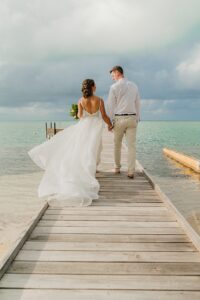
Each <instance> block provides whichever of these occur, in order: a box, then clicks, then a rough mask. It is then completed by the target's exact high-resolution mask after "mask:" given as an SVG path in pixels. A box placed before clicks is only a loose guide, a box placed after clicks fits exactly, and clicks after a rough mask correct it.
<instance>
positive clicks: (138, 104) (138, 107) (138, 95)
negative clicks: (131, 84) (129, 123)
mask: <svg viewBox="0 0 200 300" xmlns="http://www.w3.org/2000/svg"><path fill="white" fill-rule="evenodd" d="M135 109H136V117H137V121H138V122H139V121H140V93H139V91H137V96H136V100H135Z"/></svg>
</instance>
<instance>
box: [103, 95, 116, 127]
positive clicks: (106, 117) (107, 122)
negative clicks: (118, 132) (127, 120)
mask: <svg viewBox="0 0 200 300" xmlns="http://www.w3.org/2000/svg"><path fill="white" fill-rule="evenodd" d="M100 101H101V102H100V112H101V115H102V118H103V120H104V122H106V124H107V125H108V128H109V129H112V127H113V125H112V123H111V121H110V118H109V117H108V115H107V114H106V110H105V106H104V101H103V100H102V99H101V100H100Z"/></svg>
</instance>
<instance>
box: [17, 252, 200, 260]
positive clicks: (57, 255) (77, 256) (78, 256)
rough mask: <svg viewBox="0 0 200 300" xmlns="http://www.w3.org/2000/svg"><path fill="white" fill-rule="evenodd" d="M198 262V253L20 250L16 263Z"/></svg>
mask: <svg viewBox="0 0 200 300" xmlns="http://www.w3.org/2000/svg"><path fill="white" fill-rule="evenodd" d="M19 260H27V261H105V262H106V261H107V262H108V261H110V262H111V261H112V262H114V261H118V262H119V261H120V262H125V261H127V262H129V261H130V262H140V261H141V262H200V255H199V253H198V252H156V251H155V252H143V251H139V252H131V253H130V252H125V251H124V252H117V251H112V252H111V251H89V250H88V251H78V250H77V251H50V250H49V251H31V250H21V251H20V252H19V254H18V255H17V257H16V261H19Z"/></svg>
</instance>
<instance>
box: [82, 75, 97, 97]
mask: <svg viewBox="0 0 200 300" xmlns="http://www.w3.org/2000/svg"><path fill="white" fill-rule="evenodd" d="M94 86H95V82H94V80H93V79H85V80H84V81H83V82H82V89H81V91H82V93H83V97H84V98H88V97H90V96H92V95H93V91H92V88H93V87H94Z"/></svg>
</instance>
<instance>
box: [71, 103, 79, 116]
mask: <svg viewBox="0 0 200 300" xmlns="http://www.w3.org/2000/svg"><path fill="white" fill-rule="evenodd" d="M70 115H71V116H72V117H74V119H78V105H77V104H72V106H71V109H70Z"/></svg>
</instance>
